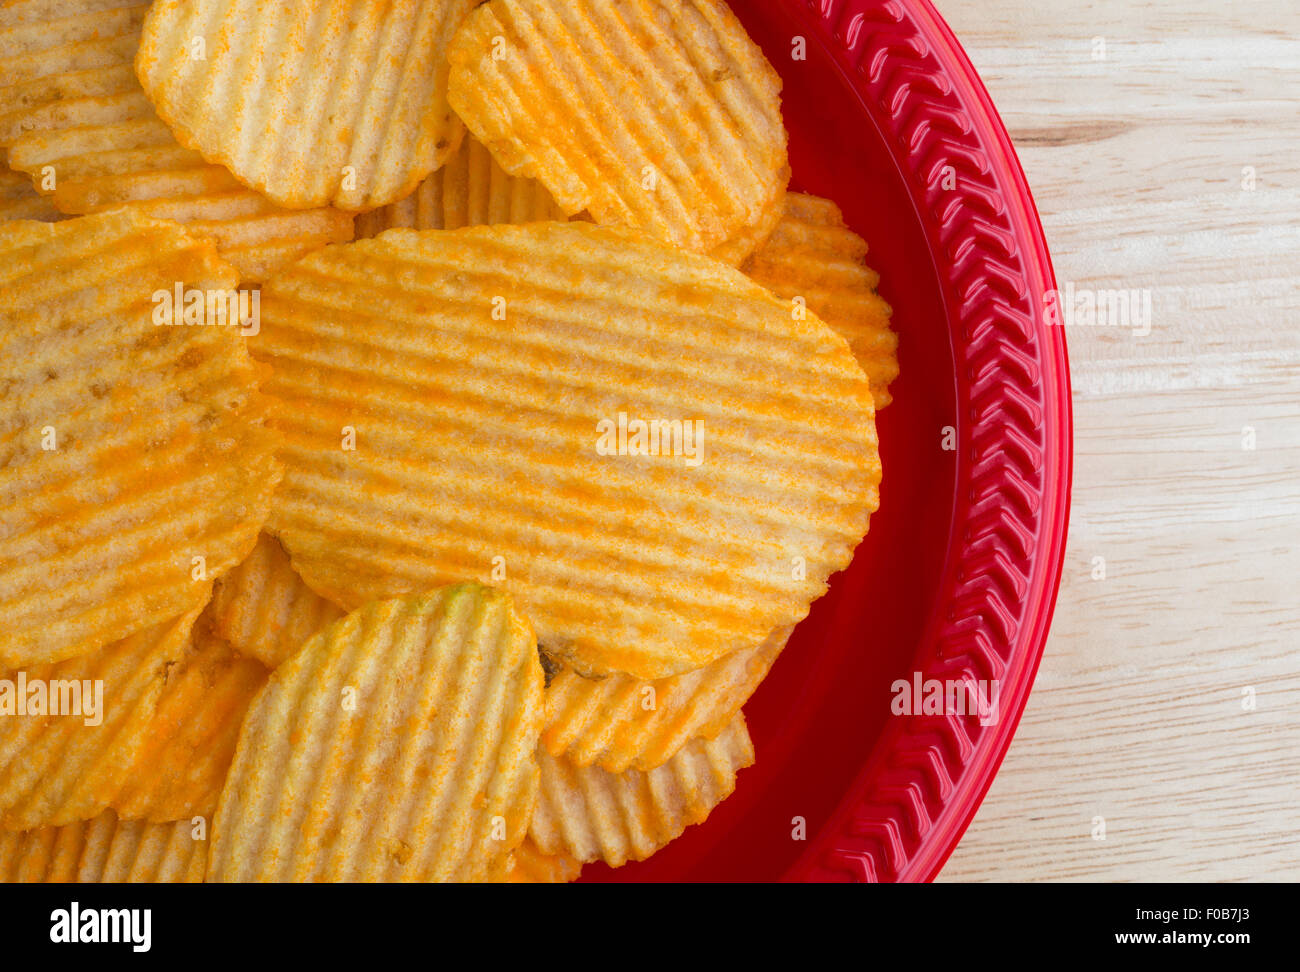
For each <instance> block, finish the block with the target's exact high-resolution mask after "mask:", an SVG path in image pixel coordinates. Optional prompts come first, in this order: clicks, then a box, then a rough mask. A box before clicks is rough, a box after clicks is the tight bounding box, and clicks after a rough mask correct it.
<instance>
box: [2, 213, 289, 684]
mask: <svg viewBox="0 0 1300 972" xmlns="http://www.w3.org/2000/svg"><path fill="white" fill-rule="evenodd" d="M235 282H236V275H235V272H234V270H233V269H232V268H231V267H230V266H229V265H228V264H225V263H222V262H221V261H220V260H219V259H218V258H217V255H216V251H215V250H214V249H213V248H212V245H211V244H209V243H204V242H199V241H197V240H195V239H194V238H192V237H191V236H190V235H189V234H188V233H186V232H185V230H184V229H182V228H181V227H180V226H178V225H176V224H175V223H167V222H161V221H157V220H149V219H144V218H142V217H140V216H137V215H136V214H134V213H132V212H129V211H120V210H119V211H113V212H108V213H103V214H100V215H96V216H86V217H82V218H81V219H69V220H64V221H62V222H58V223H37V222H28V221H18V222H10V223H0V287H3V290H4V295H5V298H4V301H3V303H2V304H0V617H2V618H3V619H4V631H3V633H2V634H0V667H16V666H18V665H23V664H34V663H38V662H52V661H58V660H61V659H64V658H73V657H76V656H78V655H84V654H87V653H89V652H92V651H95V650H96V649H98V648H102V647H104V646H105V645H108V644H110V643H112V642H114V641H117V640H119V639H121V638H124V637H126V636H127V635H130V634H131V633H132V632H135V631H139V630H141V629H143V628H146V627H148V626H150V625H153V624H157V623H159V622H161V621H164V620H166V619H167V618H171V617H175V616H177V615H179V614H181V613H183V612H185V611H188V610H190V609H192V608H198V607H202V606H203V605H204V604H205V603H206V602H207V600H208V597H209V595H210V590H211V584H210V582H211V579H212V578H214V577H216V576H219V575H220V574H221V573H222V572H223V571H225V570H227V569H229V568H230V567H233V566H234V565H235V564H237V563H239V561H241V560H242V559H243V558H244V557H245V555H247V553H248V552H249V551H250V550H251V549H252V547H253V544H254V543H255V542H256V540H257V534H258V531H259V529H260V528H261V525H262V522H263V520H264V519H265V518H266V515H267V510H268V506H269V503H270V499H271V492H272V491H273V490H274V488H275V485H276V482H277V481H278V480H279V477H280V467H279V464H278V463H277V462H276V460H275V457H274V451H275V446H276V437H275V436H274V434H273V433H272V432H271V431H270V430H269V429H267V428H266V421H265V402H264V400H263V399H262V397H261V396H260V395H259V394H258V391H257V379H258V374H257V370H256V369H255V367H254V365H253V363H252V362H251V361H250V360H249V357H248V352H247V350H246V348H245V343H244V338H243V337H241V335H240V329H239V328H238V327H232V326H229V325H226V326H218V325H215V324H210V325H209V326H198V327H192V326H184V325H183V324H181V323H180V321H181V317H180V315H179V314H178V315H177V316H176V317H175V318H174V320H175V321H176V323H175V324H174V325H162V326H160V325H159V324H158V323H155V322H156V321H158V320H161V319H162V318H160V317H159V314H158V312H159V311H160V310H165V303H164V302H160V300H159V295H161V297H162V298H164V299H166V298H168V297H171V296H173V295H174V294H175V291H176V288H178V287H184V288H185V292H190V293H198V294H199V295H200V302H203V303H204V306H205V307H206V306H209V304H208V303H207V302H206V301H205V298H214V299H213V300H212V302H211V305H210V306H212V307H213V308H214V313H215V309H216V308H217V307H218V306H228V305H229V303H230V302H231V301H232V300H233V296H234V295H233V292H232V291H231V289H230V288H232V287H234V285H235ZM182 302H183V303H187V302H188V298H183V301H182Z"/></svg>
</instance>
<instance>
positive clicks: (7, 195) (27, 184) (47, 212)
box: [0, 170, 63, 223]
mask: <svg viewBox="0 0 1300 972" xmlns="http://www.w3.org/2000/svg"><path fill="white" fill-rule="evenodd" d="M62 218H63V214H62V213H60V212H59V211H58V209H56V208H55V206H54V204H53V203H52V202H50V201H49V200H48V199H46V198H45V197H44V196H42V195H41V194H40V193H39V192H37V191H36V190H35V189H33V188H32V180H31V179H29V178H27V176H25V175H23V174H22V173H21V172H9V171H7V170H0V221H5V220H11V219H37V220H40V221H41V222H45V223H52V222H54V221H55V220H58V219H62Z"/></svg>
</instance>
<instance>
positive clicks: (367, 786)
mask: <svg viewBox="0 0 1300 972" xmlns="http://www.w3.org/2000/svg"><path fill="white" fill-rule="evenodd" d="M542 679H543V676H542V667H541V664H540V662H539V661H538V658H537V647H536V642H535V640H534V636H533V632H532V629H531V628H530V627H529V626H528V622H527V621H526V620H524V618H523V617H522V616H521V615H519V614H517V613H516V612H515V610H514V607H513V606H512V605H511V602H510V599H509V597H507V596H506V595H505V594H502V593H501V592H499V591H494V590H492V589H490V588H484V587H479V586H478V585H476V584H460V585H456V586H454V587H448V588H444V589H442V590H440V591H435V592H434V593H432V594H427V595H421V596H418V597H411V598H404V599H398V600H392V601H383V602H378V603H374V604H370V605H367V606H366V607H364V608H361V609H360V610H358V611H355V612H353V613H352V614H350V615H348V616H347V617H345V618H343V619H342V620H341V621H337V622H335V623H334V624H333V625H331V626H330V627H328V628H326V629H325V630H324V631H323V632H321V633H320V634H318V635H316V636H315V637H314V638H312V639H311V640H310V641H308V642H307V644H305V645H304V646H303V647H302V648H301V649H300V650H299V651H298V652H297V653H296V654H294V655H293V656H292V657H290V658H289V659H288V660H287V661H286V662H285V663H284V664H282V665H281V666H280V667H279V668H277V669H276V670H275V672H274V673H272V675H271V679H270V682H269V683H268V684H267V687H266V689H265V690H264V691H263V693H262V694H261V695H260V696H258V698H257V700H256V701H255V702H254V703H253V707H252V709H250V710H249V713H248V718H247V721H246V722H245V725H244V730H243V733H242V734H241V736H240V740H239V748H238V750H237V751H236V753H235V762H234V765H233V766H232V767H231V770H230V776H229V778H228V779H227V781H226V787H225V789H224V790H223V791H222V794H221V804H220V807H219V809H218V810H217V818H216V824H215V827H214V830H213V845H212V857H211V861H210V871H209V874H210V876H211V878H212V879H213V880H216V881H480V880H488V879H492V878H504V877H505V876H506V873H507V870H508V867H509V861H510V853H511V851H513V850H514V849H515V848H516V847H518V846H519V844H520V843H521V842H522V841H523V839H524V836H525V833H526V831H527V826H528V818H529V816H530V815H531V813H532V810H533V806H534V804H535V802H536V799H537V777H538V770H537V762H536V759H535V758H534V753H535V751H536V746H537V735H538V732H539V731H540V729H541V716H542Z"/></svg>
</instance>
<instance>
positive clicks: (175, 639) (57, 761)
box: [0, 612, 197, 830]
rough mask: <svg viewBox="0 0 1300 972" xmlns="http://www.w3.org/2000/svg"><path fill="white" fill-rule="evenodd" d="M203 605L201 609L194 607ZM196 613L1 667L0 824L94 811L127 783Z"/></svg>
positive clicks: (21, 826) (34, 824)
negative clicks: (96, 647) (76, 653)
mask: <svg viewBox="0 0 1300 972" xmlns="http://www.w3.org/2000/svg"><path fill="white" fill-rule="evenodd" d="M196 613H197V612H196ZM193 620H194V614H193V613H191V614H189V615H187V616H185V617H183V618H180V619H179V620H174V621H169V622H167V623H165V624H162V625H158V626H155V627H153V628H149V629H148V630H145V631H142V632H140V633H139V634H136V635H132V636H131V637H129V638H126V639H124V640H122V641H120V642H118V643H117V644H114V645H110V646H109V647H107V648H105V649H103V650H102V651H98V652H95V653H94V654H92V655H88V656H86V657H84V658H74V659H72V660H70V661H64V662H59V663H58V664H54V665H35V666H32V667H28V668H22V669H18V670H17V671H14V670H9V671H6V672H4V673H3V674H2V675H0V828H2V829H5V830H34V829H36V828H38V827H50V826H53V827H57V826H61V825H62V824H66V823H72V822H73V821H76V820H88V819H90V818H91V817H94V816H96V815H98V814H99V813H100V812H102V811H103V810H104V809H105V808H107V807H109V806H110V805H111V804H112V803H113V801H114V800H115V799H116V798H117V797H118V795H119V794H120V793H121V792H122V789H123V787H124V786H125V785H126V784H127V782H128V780H129V777H130V774H131V773H133V772H134V771H135V767H136V766H137V765H138V763H139V759H140V754H141V753H142V752H144V751H145V750H146V749H147V747H148V746H149V733H150V731H151V729H152V726H153V719H154V715H155V713H156V712H157V711H158V707H159V699H160V698H161V696H162V692H163V687H164V685H165V684H166V681H167V674H168V670H169V669H170V668H171V667H172V666H173V665H175V664H176V663H177V662H178V661H179V660H180V659H181V657H182V656H183V655H184V653H185V647H186V644H187V642H188V639H189V634H190V628H191V626H192V623H193Z"/></svg>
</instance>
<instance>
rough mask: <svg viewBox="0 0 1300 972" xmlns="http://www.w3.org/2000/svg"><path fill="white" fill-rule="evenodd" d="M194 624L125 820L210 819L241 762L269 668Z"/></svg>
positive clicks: (126, 803)
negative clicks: (242, 734) (248, 720)
mask: <svg viewBox="0 0 1300 972" xmlns="http://www.w3.org/2000/svg"><path fill="white" fill-rule="evenodd" d="M208 620H209V619H208V618H207V617H206V616H204V617H203V618H201V619H200V622H199V623H198V624H196V625H195V627H194V631H193V635H192V638H191V641H190V647H189V650H188V651H187V652H186V653H185V655H184V656H183V657H182V658H181V659H180V660H179V661H178V662H177V663H176V664H175V665H173V666H170V667H169V668H168V670H167V673H166V682H165V683H164V686H163V691H162V696H161V698H160V699H159V701H158V709H157V711H156V712H155V713H154V716H153V719H152V721H151V723H150V725H149V730H148V740H147V742H146V744H145V746H144V748H143V749H142V750H141V751H140V755H139V757H138V758H137V759H136V762H135V766H134V767H133V768H132V769H131V771H130V773H129V774H128V776H129V778H128V780H127V782H126V785H125V787H123V789H122V792H121V793H119V794H118V795H117V796H116V797H115V798H114V799H113V804H112V805H113V809H115V810H116V811H117V812H118V815H119V816H121V817H122V818H123V819H128V820H135V819H143V820H152V821H168V820H181V819H189V818H190V817H193V816H195V815H198V816H203V817H208V818H211V816H212V815H213V814H214V813H216V810H217V798H218V797H219V796H220V795H221V787H222V785H223V784H224V783H225V781H226V772H227V771H228V770H229V769H230V761H231V760H232V759H234V756H235V743H236V742H238V740H239V729H240V727H241V726H242V725H243V723H244V714H245V713H246V712H247V711H248V707H249V705H250V704H251V703H252V701H253V698H254V696H256V695H257V693H258V691H260V690H261V688H262V686H263V685H265V684H266V677H267V670H266V666H265V665H263V664H261V663H260V662H257V661H254V660H253V659H251V658H244V657H241V656H240V655H237V654H236V653H235V652H234V650H233V649H232V648H231V647H230V646H229V645H228V644H226V643H225V642H224V641H222V640H221V639H219V638H217V637H216V636H215V635H213V634H212V633H211V632H209V631H208V630H207V627H208V624H207V622H208Z"/></svg>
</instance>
